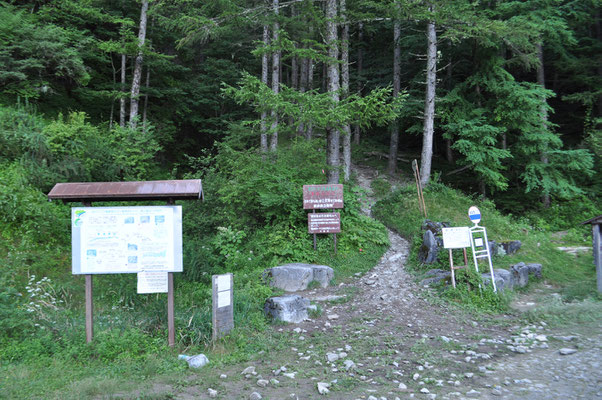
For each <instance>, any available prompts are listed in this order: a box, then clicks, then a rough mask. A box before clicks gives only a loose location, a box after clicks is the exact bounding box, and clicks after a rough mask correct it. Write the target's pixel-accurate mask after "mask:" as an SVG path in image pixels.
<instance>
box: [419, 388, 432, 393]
mask: <svg viewBox="0 0 602 400" xmlns="http://www.w3.org/2000/svg"><path fill="white" fill-rule="evenodd" d="M420 393H424V394H428V393H430V392H429V390H428V389H427V388H422V389H420Z"/></svg>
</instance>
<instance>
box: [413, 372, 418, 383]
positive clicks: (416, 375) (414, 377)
mask: <svg viewBox="0 0 602 400" xmlns="http://www.w3.org/2000/svg"><path fill="white" fill-rule="evenodd" d="M418 378H420V374H419V373H415V374H414V376H412V379H414V380H415V381H417V380H418Z"/></svg>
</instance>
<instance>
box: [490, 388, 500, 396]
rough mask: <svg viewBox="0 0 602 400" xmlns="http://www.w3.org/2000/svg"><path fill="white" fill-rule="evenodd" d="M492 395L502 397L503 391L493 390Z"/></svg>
mask: <svg viewBox="0 0 602 400" xmlns="http://www.w3.org/2000/svg"><path fill="white" fill-rule="evenodd" d="M491 394H492V395H494V396H501V395H502V391H501V390H499V389H493V390H492V391H491Z"/></svg>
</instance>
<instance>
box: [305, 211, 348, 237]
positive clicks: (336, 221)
mask: <svg viewBox="0 0 602 400" xmlns="http://www.w3.org/2000/svg"><path fill="white" fill-rule="evenodd" d="M307 225H308V227H309V233H340V232H341V214H339V213H310V214H307Z"/></svg>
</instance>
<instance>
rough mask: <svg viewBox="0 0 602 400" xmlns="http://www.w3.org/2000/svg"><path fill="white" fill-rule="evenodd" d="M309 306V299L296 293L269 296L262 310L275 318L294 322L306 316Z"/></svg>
mask: <svg viewBox="0 0 602 400" xmlns="http://www.w3.org/2000/svg"><path fill="white" fill-rule="evenodd" d="M309 307H310V305H309V300H308V299H306V298H304V297H301V296H298V295H292V296H281V297H270V298H269V299H267V300H266V302H265V305H264V307H263V312H264V313H265V314H266V315H267V316H270V317H272V318H273V319H275V320H279V321H283V322H291V323H294V324H296V323H299V322H301V321H303V320H305V319H307V318H308V313H307V309H308V308H309Z"/></svg>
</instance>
